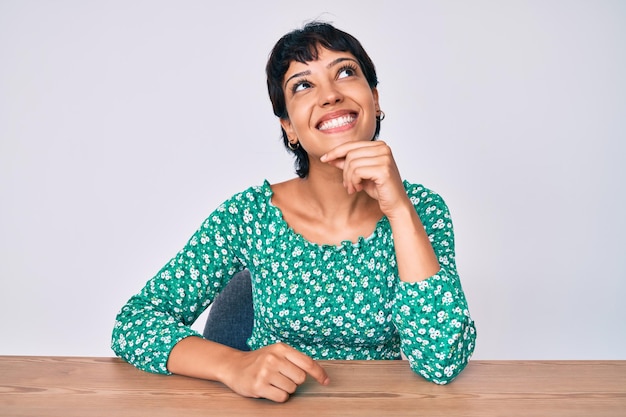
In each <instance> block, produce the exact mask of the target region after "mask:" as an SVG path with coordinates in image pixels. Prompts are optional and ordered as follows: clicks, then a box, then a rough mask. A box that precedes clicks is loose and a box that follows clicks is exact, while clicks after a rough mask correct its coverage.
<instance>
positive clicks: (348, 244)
mask: <svg viewBox="0 0 626 417" xmlns="http://www.w3.org/2000/svg"><path fill="white" fill-rule="evenodd" d="M262 191H263V195H264V196H265V197H266V198H267V201H266V203H267V206H268V207H269V209H268V210H271V212H272V213H271V214H272V215H274V217H276V219H277V223H279V224H280V226H281V227H282V228H283V229H284V230H286V231H287V232H288V233H289V234H290V235H291V236H293V237H294V238H295V239H297V240H298V241H299V242H302V243H303V244H304V245H305V246H307V247H312V248H317V249H318V250H320V251H328V250H336V251H340V250H346V249H353V248H358V247H362V246H365V245H368V244H369V243H370V242H372V241H374V240H375V239H376V238H377V237H379V236H381V235H382V234H383V229H384V228H385V226H386V225H387V224H388V223H389V220H388V219H387V216H382V217H381V218H380V219H379V220H378V221H377V222H376V227H375V228H374V231H373V232H372V233H371V234H370V235H369V236H367V237H365V236H359V237H358V239H357V241H356V242H353V241H351V240H343V241H341V243H339V244H337V245H333V244H330V243H321V244H320V243H316V242H311V241H310V240H308V239H307V238H305V237H304V236H302V235H301V234H300V233H298V232H296V231H295V230H294V229H293V228H292V227H291V226H290V225H289V223H287V221H286V220H285V218H284V216H283V212H282V210H281V209H280V208H279V207H277V206H275V205H274V203H272V197H273V196H274V191H273V190H272V187H271V185H270V183H269V181H268V180H267V179H265V180H264V181H263V185H262Z"/></svg>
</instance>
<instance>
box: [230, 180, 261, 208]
mask: <svg viewBox="0 0 626 417" xmlns="http://www.w3.org/2000/svg"><path fill="white" fill-rule="evenodd" d="M271 196H272V189H271V187H270V185H269V183H268V182H267V181H263V183H262V184H261V185H253V186H251V187H248V188H246V189H245V190H243V191H240V192H238V193H236V194H234V195H233V196H232V197H230V198H229V199H227V200H226V201H224V202H223V203H222V204H220V205H219V207H218V210H220V211H224V210H228V209H229V208H230V207H241V208H245V207H250V208H252V207H258V206H259V205H264V204H266V203H267V201H268V200H269V199H270V198H271Z"/></svg>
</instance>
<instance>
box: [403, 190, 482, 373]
mask: <svg viewBox="0 0 626 417" xmlns="http://www.w3.org/2000/svg"><path fill="white" fill-rule="evenodd" d="M409 197H410V198H411V201H412V202H413V204H414V206H415V207H416V209H417V211H418V214H419V216H420V218H421V220H422V223H423V224H424V227H425V229H426V232H427V234H428V237H429V239H430V241H431V244H432V246H433V249H434V250H435V253H436V255H437V257H438V259H439V264H440V265H441V269H440V270H439V271H438V272H437V274H435V275H433V276H432V277H429V278H428V279H426V280H424V281H420V282H415V283H407V282H399V283H398V285H397V287H396V296H395V304H394V309H393V316H394V322H395V324H396V327H397V328H398V331H399V333H400V337H401V349H402V352H403V353H404V354H405V356H406V357H407V358H408V360H409V363H410V366H411V368H412V369H413V370H414V371H415V372H417V373H419V374H420V375H422V376H423V377H424V378H426V379H427V380H430V381H432V382H435V383H437V384H446V383H448V382H450V381H451V380H452V379H454V378H455V377H456V376H457V375H458V374H459V373H460V372H461V371H462V370H463V369H464V368H465V366H466V365H467V363H468V361H469V359H470V357H471V355H472V353H473V351H474V346H475V341H476V329H475V326H474V322H473V320H472V319H471V317H470V314H469V309H468V306H467V301H466V299H465V294H464V293H463V289H462V287H461V282H460V280H459V277H458V274H457V269H456V264H455V253H454V232H453V226H452V220H451V218H450V213H449V211H448V207H447V206H446V204H445V202H444V201H443V199H442V198H441V197H440V196H439V195H438V194H436V193H434V192H432V191H429V190H426V189H424V188H423V187H416V188H413V189H412V190H409Z"/></svg>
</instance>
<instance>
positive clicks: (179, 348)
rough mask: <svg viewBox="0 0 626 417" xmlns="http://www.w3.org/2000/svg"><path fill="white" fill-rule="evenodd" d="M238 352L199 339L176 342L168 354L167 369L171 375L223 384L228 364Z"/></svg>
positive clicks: (193, 337) (192, 338)
mask: <svg viewBox="0 0 626 417" xmlns="http://www.w3.org/2000/svg"><path fill="white" fill-rule="evenodd" d="M238 352H239V351H238V350H235V349H232V348H230V347H228V346H224V345H222V344H219V343H215V342H212V341H209V340H206V339H203V338H201V337H197V336H191V337H187V338H185V339H183V340H181V341H180V342H178V343H177V344H176V345H175V346H174V348H173V349H172V351H171V352H170V355H169V358H168V360H167V369H168V371H170V372H171V373H173V374H178V375H184V376H190V377H194V378H201V379H207V380H211V381H220V382H224V376H225V373H226V372H228V366H229V364H231V363H233V360H236V359H233V358H234V357H235V356H236V355H237V353H238Z"/></svg>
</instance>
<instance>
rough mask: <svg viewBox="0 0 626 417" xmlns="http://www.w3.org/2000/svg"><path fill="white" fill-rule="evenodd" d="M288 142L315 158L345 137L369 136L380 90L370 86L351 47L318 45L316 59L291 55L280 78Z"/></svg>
mask: <svg viewBox="0 0 626 417" xmlns="http://www.w3.org/2000/svg"><path fill="white" fill-rule="evenodd" d="M283 91H284V92H285V103H286V108H287V115H288V116H289V119H281V125H282V127H283V129H285V132H286V133H287V137H288V138H289V140H290V141H291V142H295V141H298V142H300V146H302V147H303V148H304V150H306V151H307V153H308V154H309V156H311V157H312V160H311V162H313V160H315V159H319V157H320V156H322V155H324V154H325V153H326V152H328V151H329V150H331V149H333V148H335V147H336V146H338V145H340V144H342V143H344V142H347V141H358V140H363V141H370V140H372V138H373V137H374V133H375V130H376V113H377V111H378V110H379V105H378V91H377V90H376V88H370V86H369V84H368V83H367V79H366V78H365V76H364V75H363V71H362V70H361V67H360V66H359V64H358V61H357V60H356V58H355V57H354V56H353V55H352V54H351V53H349V52H337V51H331V50H328V49H324V48H321V47H320V48H319V56H318V59H317V60H316V61H309V62H306V63H301V62H297V61H292V62H291V64H290V65H289V68H288V69H287V72H286V73H285V77H284V81H283Z"/></svg>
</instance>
